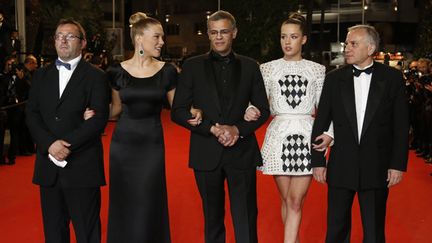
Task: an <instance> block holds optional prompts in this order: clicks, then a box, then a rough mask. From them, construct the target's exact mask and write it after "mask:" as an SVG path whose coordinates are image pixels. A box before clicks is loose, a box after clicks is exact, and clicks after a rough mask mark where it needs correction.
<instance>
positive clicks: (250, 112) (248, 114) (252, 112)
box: [243, 106, 261, 121]
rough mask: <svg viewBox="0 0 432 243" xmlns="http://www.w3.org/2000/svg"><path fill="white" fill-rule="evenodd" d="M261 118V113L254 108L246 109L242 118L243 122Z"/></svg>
mask: <svg viewBox="0 0 432 243" xmlns="http://www.w3.org/2000/svg"><path fill="white" fill-rule="evenodd" d="M260 116H261V112H260V111H259V110H258V108H256V107H255V106H250V107H248V108H247V109H246V111H245V114H244V116H243V118H244V119H245V121H256V120H258V118H259V117H260Z"/></svg>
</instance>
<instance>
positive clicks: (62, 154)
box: [48, 139, 71, 161]
mask: <svg viewBox="0 0 432 243" xmlns="http://www.w3.org/2000/svg"><path fill="white" fill-rule="evenodd" d="M70 146H71V145H70V143H68V142H66V141H64V140H60V139H59V140H56V141H55V142H54V143H52V144H51V145H50V146H49V148H48V153H49V154H51V155H52V156H53V157H54V158H55V159H56V160H58V161H64V160H66V158H67V157H68V156H69V154H70V153H71V151H70V149H69V147H70Z"/></svg>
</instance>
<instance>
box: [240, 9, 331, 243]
mask: <svg viewBox="0 0 432 243" xmlns="http://www.w3.org/2000/svg"><path fill="white" fill-rule="evenodd" d="M306 40H307V36H306V33H305V19H304V17H303V16H301V15H300V14H297V13H293V14H291V15H290V16H289V18H288V19H287V20H286V21H284V22H283V23H282V26H281V36H280V44H281V48H282V51H283V53H284V56H283V58H280V59H277V60H273V61H270V62H267V63H264V64H262V65H261V72H262V75H263V78H264V84H265V87H266V91H267V96H268V99H269V103H270V111H271V114H272V116H273V117H274V118H273V120H272V122H271V123H270V125H269V126H268V128H267V131H266V135H265V139H264V144H263V146H262V149H261V152H262V156H263V166H262V167H259V168H258V169H259V170H261V171H262V172H263V173H264V174H266V175H273V176H274V180H275V182H276V185H277V187H278V190H279V193H280V196H281V203H282V221H283V223H284V226H285V228H284V243H295V242H299V237H298V234H299V233H298V232H299V226H300V221H301V216H302V207H303V202H304V199H305V197H306V193H307V191H308V188H309V184H310V182H311V179H312V167H311V161H310V157H311V154H310V152H311V149H312V148H315V147H316V149H318V150H322V149H325V148H326V147H327V145H328V144H329V143H330V142H331V140H332V139H331V136H328V135H322V136H320V137H319V138H320V139H322V142H321V143H320V142H318V144H317V145H316V146H314V147H312V146H311V143H310V137H311V131H312V124H313V116H312V115H313V114H314V112H315V109H316V107H317V106H318V101H319V97H320V94H321V89H322V86H323V82H324V75H325V67H324V66H323V65H320V64H318V63H315V62H312V61H309V60H305V59H303V58H302V55H301V52H302V46H303V45H304V44H305V43H306ZM257 112H259V111H257ZM253 113H254V112H249V111H248V112H247V113H246V115H245V119H246V120H251V119H254V117H253Z"/></svg>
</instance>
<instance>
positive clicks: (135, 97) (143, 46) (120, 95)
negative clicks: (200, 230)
mask: <svg viewBox="0 0 432 243" xmlns="http://www.w3.org/2000/svg"><path fill="white" fill-rule="evenodd" d="M129 22H130V25H131V33H130V35H131V39H132V43H133V45H134V55H133V57H132V58H131V59H129V60H126V61H124V62H122V63H120V64H119V65H116V66H113V67H111V68H110V69H109V70H108V75H109V77H110V80H111V87H112V104H111V110H110V117H112V118H118V121H117V124H116V128H115V130H114V132H113V136H112V140H111V147H110V183H109V190H110V193H109V194H110V195H109V196H110V197H109V211H108V237H107V242H110V243H111V242H112V243H117V242H159V243H168V242H171V239H170V230H169V220H168V202H167V190H166V179H165V155H164V137H163V131H162V125H161V119H160V114H161V110H162V108H163V107H170V106H171V104H172V100H173V97H174V92H175V85H176V83H177V69H176V68H175V67H174V66H173V65H172V64H168V63H165V62H162V61H159V60H158V59H156V58H157V57H159V56H160V53H161V49H162V46H163V45H164V41H163V36H164V32H163V29H162V25H161V23H160V22H159V21H158V20H156V19H154V18H150V17H147V16H146V15H145V14H144V13H141V12H138V13H135V14H133V15H132V16H131V17H130V19H129ZM94 112H95V111H92V110H88V111H86V113H85V114H84V118H85V119H91V117H92V115H94ZM191 113H192V114H191V116H192V117H194V118H193V119H190V120H189V121H188V122H189V124H191V125H192V126H195V125H199V123H200V122H201V111H199V110H195V109H192V110H191Z"/></svg>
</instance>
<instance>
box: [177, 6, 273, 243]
mask: <svg viewBox="0 0 432 243" xmlns="http://www.w3.org/2000/svg"><path fill="white" fill-rule="evenodd" d="M207 29H208V30H207V34H208V37H209V40H210V49H211V50H210V52H209V53H207V54H204V55H200V56H197V57H193V58H191V59H189V60H186V62H185V63H184V65H183V67H182V72H181V74H180V80H179V83H178V85H177V88H176V94H175V97H174V102H173V106H172V113H171V117H172V119H173V121H174V122H176V123H178V124H179V125H181V126H183V127H185V128H187V129H189V130H190V131H191V138H190V140H191V141H190V154H189V166H190V167H191V168H193V169H194V173H195V179H196V183H197V185H198V190H199V192H200V195H201V199H202V205H203V209H204V222H205V242H206V243H219V242H225V225H224V215H225V189H224V183H225V180H226V181H227V183H228V189H229V190H228V192H229V197H230V205H231V215H232V219H233V224H234V232H235V239H236V242H238V243H253V242H257V241H258V239H257V222H256V221H257V211H258V210H257V199H256V166H258V165H261V164H262V158H261V154H260V151H259V147H258V142H257V140H256V137H255V134H254V132H255V130H256V129H258V128H259V127H260V126H261V125H262V124H263V123H264V122H265V121H266V120H267V118H268V116H269V106H268V102H267V96H266V93H265V88H264V82H263V78H262V76H261V73H260V70H259V67H258V64H257V62H256V61H254V60H252V59H250V58H248V57H245V56H241V55H238V54H236V53H234V52H233V50H232V43H233V41H234V39H235V38H236V35H237V28H236V21H235V19H234V17H233V16H232V15H231V14H230V13H228V12H226V11H217V12H215V13H214V14H212V15H211V16H210V17H209V19H208V21H207ZM249 103H253V104H254V105H255V106H256V107H258V109H259V110H260V111H261V116H260V117H259V118H258V119H257V120H256V121H251V122H246V121H245V120H244V119H243V115H244V112H245V110H246V108H247V107H248V104H249ZM191 106H193V107H195V108H198V109H201V110H202V112H203V120H202V121H201V123H200V124H199V125H198V126H191V125H189V124H188V122H187V120H189V119H190V118H191V117H190V112H189V110H190V108H191Z"/></svg>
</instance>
